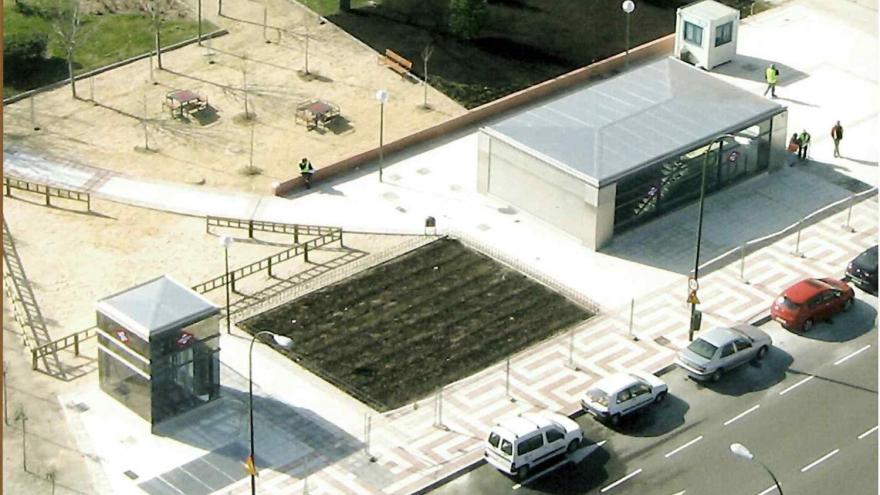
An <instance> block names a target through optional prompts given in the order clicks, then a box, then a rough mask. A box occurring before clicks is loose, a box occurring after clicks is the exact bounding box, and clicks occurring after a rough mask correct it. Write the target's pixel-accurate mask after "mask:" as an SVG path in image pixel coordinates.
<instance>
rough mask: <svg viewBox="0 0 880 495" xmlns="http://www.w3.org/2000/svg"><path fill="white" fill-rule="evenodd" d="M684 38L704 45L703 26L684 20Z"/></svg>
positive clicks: (698, 44)
mask: <svg viewBox="0 0 880 495" xmlns="http://www.w3.org/2000/svg"><path fill="white" fill-rule="evenodd" d="M684 40H685V41H687V42H689V43H693V44H695V45H697V46H703V28H701V27H700V26H697V25H696V24H693V23H690V22H688V21H684Z"/></svg>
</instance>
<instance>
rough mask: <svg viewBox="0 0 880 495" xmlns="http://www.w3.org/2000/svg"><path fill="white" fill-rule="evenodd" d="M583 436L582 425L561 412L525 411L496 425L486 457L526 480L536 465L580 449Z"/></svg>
mask: <svg viewBox="0 0 880 495" xmlns="http://www.w3.org/2000/svg"><path fill="white" fill-rule="evenodd" d="M583 437H584V434H583V432H582V431H581V427H580V426H579V425H578V424H577V423H575V422H574V421H572V420H571V419H568V418H567V417H565V416H563V415H561V414H556V413H542V414H535V413H523V414H521V415H519V416H516V417H512V418H509V419H506V420H503V421H501V422H500V423H498V424H497V425H496V426H495V427H493V428H492V431H490V432H489V438H487V439H486V453H485V454H484V457H485V458H486V461H487V462H489V464H492V465H493V466H495V467H496V468H498V470H500V471H502V472H504V473H507V474H509V475H515V476H517V477H518V478H519V479H521V480H522V479H525V478H526V477H527V476H528V473H529V471H530V470H531V469H532V467H534V466H535V465H537V464H540V463H541V462H543V461H545V460H548V459H550V458H551V457H554V456H557V455H561V454H565V453H572V452H574V451H575V450H577V448H578V447H579V446H580V444H581V441H582V440H583Z"/></svg>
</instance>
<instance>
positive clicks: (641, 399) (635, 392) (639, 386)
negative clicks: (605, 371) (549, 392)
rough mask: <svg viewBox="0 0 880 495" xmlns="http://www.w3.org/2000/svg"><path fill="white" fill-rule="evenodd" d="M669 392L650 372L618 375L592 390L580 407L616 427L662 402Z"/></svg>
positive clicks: (597, 383)
mask: <svg viewBox="0 0 880 495" xmlns="http://www.w3.org/2000/svg"><path fill="white" fill-rule="evenodd" d="M668 390H669V388H668V387H667V386H666V383H664V382H663V380H661V379H659V378H657V377H656V376H654V375H652V374H650V373H645V372H643V371H631V372H628V373H617V374H615V375H611V376H609V377H606V378H603V379H601V380H599V381H598V382H596V384H594V385H593V386H592V387H590V389H589V390H587V393H585V394H584V398H583V399H582V400H581V407H583V409H584V411H586V412H587V413H589V414H592V415H593V416H595V417H596V418H597V419H599V420H602V421H607V422H608V423H610V424H612V425H616V424H618V423H619V422H620V418H622V417H623V416H626V415H627V414H631V413H633V412H635V411H638V410H639V409H641V408H643V407H645V406H647V405H649V404H653V403H655V402H662V401H663V399H665V398H666V394H667V392H668Z"/></svg>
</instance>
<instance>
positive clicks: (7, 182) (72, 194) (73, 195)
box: [3, 175, 92, 211]
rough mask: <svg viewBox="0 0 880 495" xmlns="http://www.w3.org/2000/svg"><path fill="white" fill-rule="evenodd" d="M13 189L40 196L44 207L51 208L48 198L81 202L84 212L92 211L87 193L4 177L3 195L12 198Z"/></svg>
mask: <svg viewBox="0 0 880 495" xmlns="http://www.w3.org/2000/svg"><path fill="white" fill-rule="evenodd" d="M13 189H18V190H20V191H27V192H32V193H36V194H42V195H43V196H44V197H45V198H46V206H52V202H51V199H50V198H61V199H70V200H73V201H80V202H83V203H85V204H86V210H87V211H92V199H91V196H90V195H89V193H87V192H82V191H74V190H73V189H64V188H63V187H54V186H47V185H46V184H40V183H39V182H32V181H28V180H24V179H16V178H14V177H9V176H6V175H4V176H3V194H4V195H5V196H7V197H12V190H13Z"/></svg>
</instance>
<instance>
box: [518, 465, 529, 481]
mask: <svg viewBox="0 0 880 495" xmlns="http://www.w3.org/2000/svg"><path fill="white" fill-rule="evenodd" d="M528 476H529V465H528V464H525V465H523V466H520V468H519V469H517V470H516V477H517V478H519V480H520V481H522V480H524V479H526V478H528Z"/></svg>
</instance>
